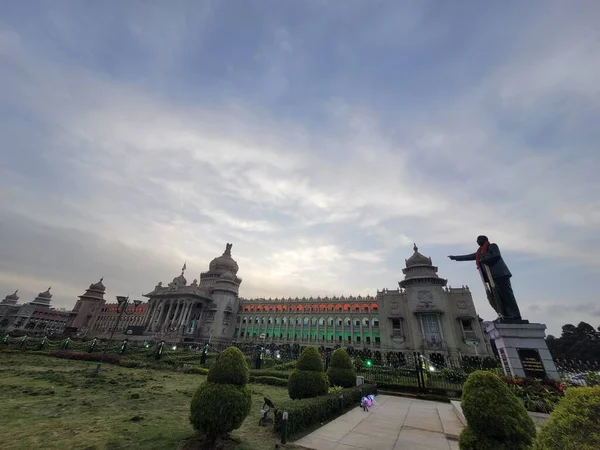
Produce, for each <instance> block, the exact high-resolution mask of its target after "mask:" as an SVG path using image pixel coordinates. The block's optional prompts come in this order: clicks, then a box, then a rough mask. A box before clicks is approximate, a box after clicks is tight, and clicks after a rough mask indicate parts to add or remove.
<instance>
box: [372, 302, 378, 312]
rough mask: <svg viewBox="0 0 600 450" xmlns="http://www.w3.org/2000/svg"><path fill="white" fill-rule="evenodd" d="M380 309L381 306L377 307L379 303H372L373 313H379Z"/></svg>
mask: <svg viewBox="0 0 600 450" xmlns="http://www.w3.org/2000/svg"><path fill="white" fill-rule="evenodd" d="M378 309H379V306H377V303H371V311H377V310H378Z"/></svg>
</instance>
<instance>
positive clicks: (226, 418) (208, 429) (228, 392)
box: [190, 347, 252, 442]
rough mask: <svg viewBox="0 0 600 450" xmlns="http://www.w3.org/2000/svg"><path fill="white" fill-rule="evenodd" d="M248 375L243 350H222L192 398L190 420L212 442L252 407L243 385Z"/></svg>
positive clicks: (242, 418) (228, 429) (235, 424)
mask: <svg viewBox="0 0 600 450" xmlns="http://www.w3.org/2000/svg"><path fill="white" fill-rule="evenodd" d="M249 377H250V371H249V369H248V364H247V363H246V359H245V358H244V355H243V354H242V352H241V351H240V350H239V349H238V348H236V347H228V348H227V349H225V350H224V351H223V352H222V353H221V354H220V355H219V357H218V358H217V360H216V361H215V363H214V364H213V365H212V367H211V368H210V371H209V372H208V377H207V381H206V382H205V383H203V384H202V385H200V387H199V388H198V390H197V391H196V393H195V394H194V396H193V398H192V403H191V405H190V422H191V423H192V425H193V426H194V428H195V429H196V430H197V431H198V432H201V433H203V434H205V435H206V436H207V437H208V438H209V440H211V441H213V442H214V441H215V440H216V439H217V438H219V437H224V436H226V435H227V434H228V433H229V432H231V431H233V430H235V429H237V428H239V427H240V426H241V425H242V423H243V422H244V419H245V418H246V416H247V415H248V413H249V412H250V407H251V406H252V395H251V393H250V390H249V389H248V388H247V387H246V383H247V382H248V379H249Z"/></svg>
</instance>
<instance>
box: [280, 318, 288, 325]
mask: <svg viewBox="0 0 600 450" xmlns="http://www.w3.org/2000/svg"><path fill="white" fill-rule="evenodd" d="M281 324H282V325H287V317H285V316H283V317H282V318H281Z"/></svg>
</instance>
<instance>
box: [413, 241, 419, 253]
mask: <svg viewBox="0 0 600 450" xmlns="http://www.w3.org/2000/svg"><path fill="white" fill-rule="evenodd" d="M413 250H414V251H415V252H418V251H419V247H417V244H416V243H414V242H413Z"/></svg>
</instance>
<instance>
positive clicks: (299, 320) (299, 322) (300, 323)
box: [296, 317, 302, 325]
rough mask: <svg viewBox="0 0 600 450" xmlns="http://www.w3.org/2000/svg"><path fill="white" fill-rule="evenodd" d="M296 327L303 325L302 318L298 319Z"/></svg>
mask: <svg viewBox="0 0 600 450" xmlns="http://www.w3.org/2000/svg"><path fill="white" fill-rule="evenodd" d="M296 325H302V319H301V318H300V317H296Z"/></svg>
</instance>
